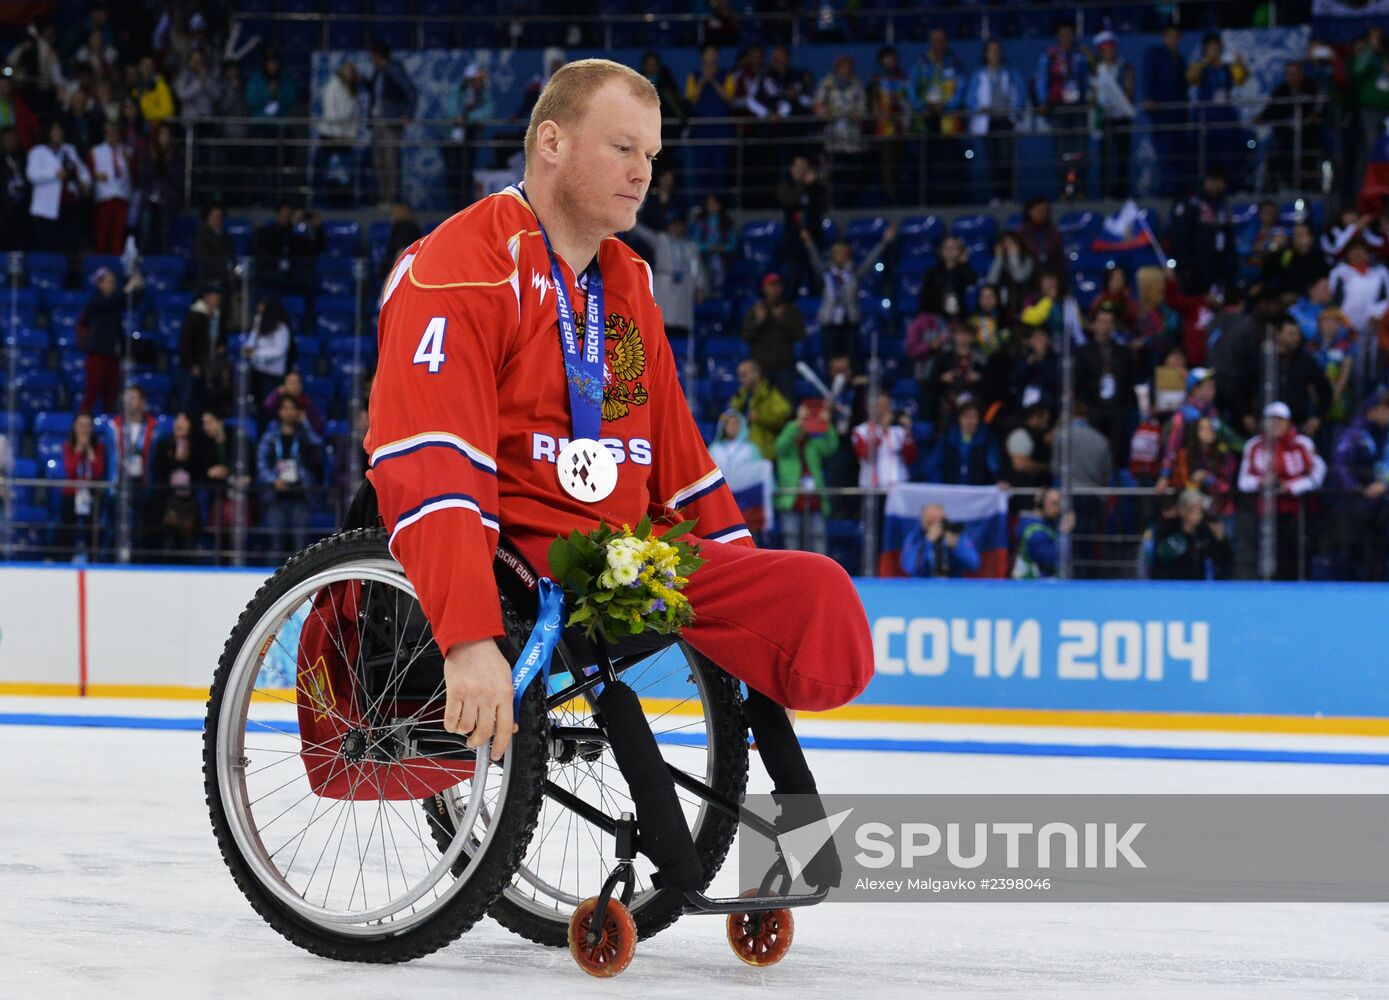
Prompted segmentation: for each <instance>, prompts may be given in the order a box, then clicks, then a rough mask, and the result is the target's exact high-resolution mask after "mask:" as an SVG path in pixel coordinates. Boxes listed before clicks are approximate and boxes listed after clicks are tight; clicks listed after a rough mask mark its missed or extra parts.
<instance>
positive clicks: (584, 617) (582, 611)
mask: <svg viewBox="0 0 1389 1000" xmlns="http://www.w3.org/2000/svg"><path fill="white" fill-rule="evenodd" d="M592 618H593V606H592V605H591V604H585V605H584V606H583V607H581V608H576V609H575V610H574V613H573V614H572V615H570V616H569V624H570V625H580V624H582V623H583V622H586V621H590V620H591V619H592Z"/></svg>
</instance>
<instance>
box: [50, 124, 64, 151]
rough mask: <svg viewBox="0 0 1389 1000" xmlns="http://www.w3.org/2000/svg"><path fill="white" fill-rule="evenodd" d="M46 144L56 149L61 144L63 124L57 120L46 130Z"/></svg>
mask: <svg viewBox="0 0 1389 1000" xmlns="http://www.w3.org/2000/svg"><path fill="white" fill-rule="evenodd" d="M48 144H49V145H50V146H52V147H53V148H54V149H57V148H58V147H59V146H61V145H62V144H63V126H61V125H59V124H58V123H57V122H54V123H53V126H52V127H51V128H50V129H49V130H48Z"/></svg>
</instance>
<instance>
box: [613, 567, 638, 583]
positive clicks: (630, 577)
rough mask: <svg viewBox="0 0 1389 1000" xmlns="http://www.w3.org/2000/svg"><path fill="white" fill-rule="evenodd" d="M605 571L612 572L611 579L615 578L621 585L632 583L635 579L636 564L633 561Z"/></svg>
mask: <svg viewBox="0 0 1389 1000" xmlns="http://www.w3.org/2000/svg"><path fill="white" fill-rule="evenodd" d="M607 572H610V573H611V574H612V577H613V579H614V580H616V581H617V582H618V583H620V584H622V585H623V586H626V585H627V584H629V583H632V582H633V581H635V580H636V578H637V564H636V563H635V562H631V563H625V564H624V565H622V566H620V567H618V568H617V569H613V570H608V571H607Z"/></svg>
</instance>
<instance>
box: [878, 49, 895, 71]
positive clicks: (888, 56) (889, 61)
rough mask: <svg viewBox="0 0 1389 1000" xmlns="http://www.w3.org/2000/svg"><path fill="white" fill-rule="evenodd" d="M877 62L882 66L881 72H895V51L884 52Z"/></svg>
mask: <svg viewBox="0 0 1389 1000" xmlns="http://www.w3.org/2000/svg"><path fill="white" fill-rule="evenodd" d="M878 64H879V65H880V66H882V68H883V72H884V73H896V72H897V53H896V52H884V53H883V55H882V58H881V59H879V60H878Z"/></svg>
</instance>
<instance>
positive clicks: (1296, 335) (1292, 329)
mask: <svg viewBox="0 0 1389 1000" xmlns="http://www.w3.org/2000/svg"><path fill="white" fill-rule="evenodd" d="M1301 343H1302V330H1301V328H1300V327H1298V325H1297V324H1296V323H1284V324H1283V325H1282V326H1280V327H1279V328H1278V353H1279V354H1292V353H1293V352H1294V351H1296V350H1297V347H1298V345H1299V344H1301Z"/></svg>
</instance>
